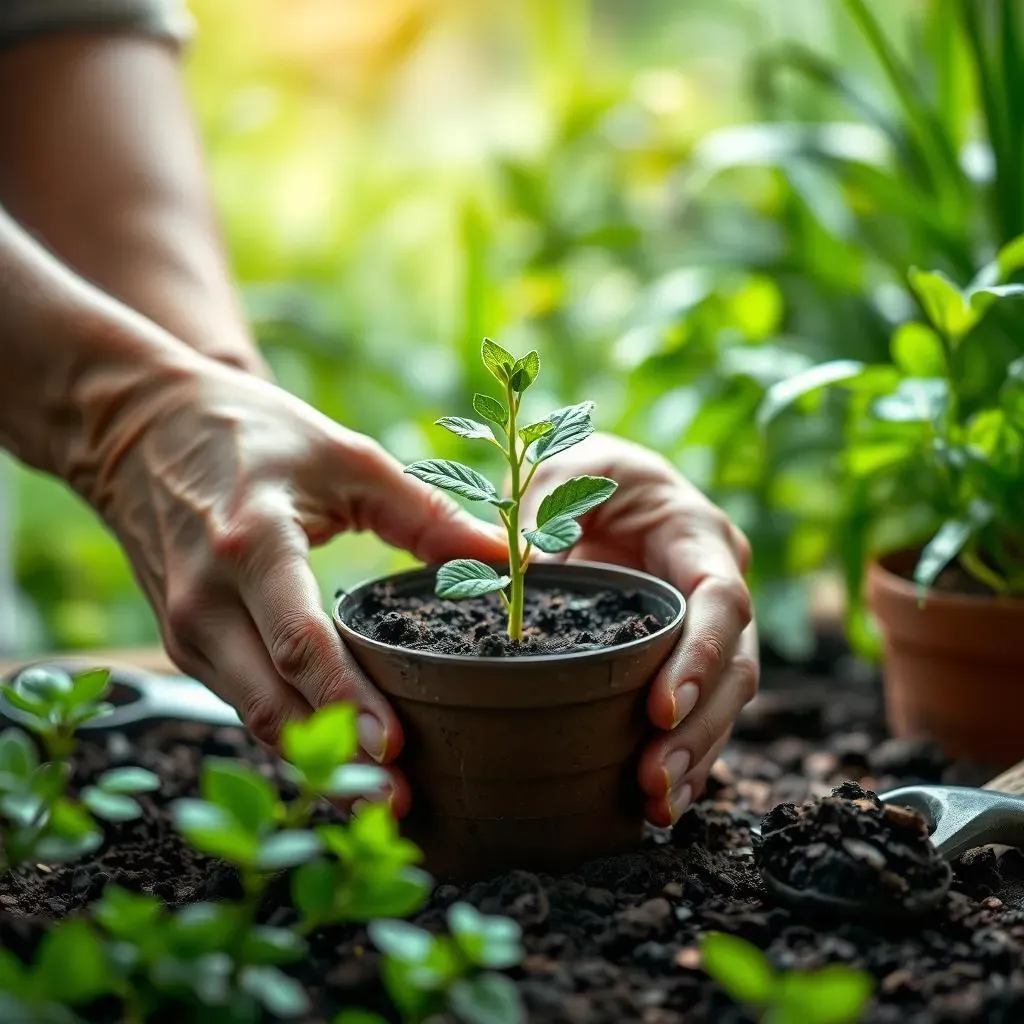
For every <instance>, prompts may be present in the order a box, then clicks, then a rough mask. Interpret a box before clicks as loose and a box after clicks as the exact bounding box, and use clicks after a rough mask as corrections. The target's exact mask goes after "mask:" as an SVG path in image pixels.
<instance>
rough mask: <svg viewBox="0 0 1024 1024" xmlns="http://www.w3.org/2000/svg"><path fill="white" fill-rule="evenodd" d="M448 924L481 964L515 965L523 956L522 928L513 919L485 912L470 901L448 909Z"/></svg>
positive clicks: (466, 952)
mask: <svg viewBox="0 0 1024 1024" xmlns="http://www.w3.org/2000/svg"><path fill="white" fill-rule="evenodd" d="M447 916H448V927H449V928H450V929H451V932H452V934H453V935H454V936H455V939H456V941H457V942H458V943H459V945H460V947H461V948H462V950H463V952H464V953H465V954H466V957H467V958H468V959H469V960H470V962H471V963H473V964H475V965H477V966H478V967H489V968H506V967H514V966H515V965H516V964H518V963H519V961H520V960H522V958H523V949H522V946H521V944H520V943H521V939H522V934H523V933H522V929H521V928H520V927H519V925H518V924H516V922H515V921H513V920H511V918H507V917H500V916H497V915H491V914H481V913H480V911H478V910H477V909H476V908H475V907H473V906H471V905H470V904H468V903H453V904H452V906H451V907H449V908H448V915H447Z"/></svg>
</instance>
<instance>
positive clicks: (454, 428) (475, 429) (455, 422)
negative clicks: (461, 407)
mask: <svg viewBox="0 0 1024 1024" xmlns="http://www.w3.org/2000/svg"><path fill="white" fill-rule="evenodd" d="M435 426H438V427H444V429H445V430H450V431H451V432H452V433H453V434H458V436H459V437H466V438H470V439H474V438H479V439H480V440H484V441H494V440H495V437H494V433H493V431H492V430H491V428H490V427H489V426H487V424H486V423H477V421H476V420H468V419H466V418H465V417H464V416H442V417H441V418H440V419H439V420H436V421H435Z"/></svg>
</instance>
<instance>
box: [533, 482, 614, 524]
mask: <svg viewBox="0 0 1024 1024" xmlns="http://www.w3.org/2000/svg"><path fill="white" fill-rule="evenodd" d="M618 486H619V485H618V484H617V483H616V482H615V481H614V480H609V479H608V477H605V476H574V477H572V478H571V479H570V480H566V481H565V483H563V484H559V485H558V486H557V487H556V488H555V489H554V490H553V491H552V492H551V493H550V494H549V495H547V496H546V497H545V498H544V500H543V501H542V502H541V503H540V509H539V510H538V511H537V525H538V526H543V525H544V524H545V523H546V522H548V520H549V519H555V518H561V517H567V518H569V519H579V517H580V516H582V515H584V514H585V513H587V512H589V511H590V510H591V509H593V508H597V506H598V505H600V504H602V503H603V502H605V501H607V500H608V499H609V498H610V497H611V496H612V495H613V494H614V493H615V491H616V489H617V488H618Z"/></svg>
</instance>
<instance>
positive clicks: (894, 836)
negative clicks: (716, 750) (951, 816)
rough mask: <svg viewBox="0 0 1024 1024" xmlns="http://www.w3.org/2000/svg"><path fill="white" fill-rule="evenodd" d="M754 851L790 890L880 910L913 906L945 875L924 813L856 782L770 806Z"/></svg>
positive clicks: (941, 886) (940, 888) (908, 910)
mask: <svg viewBox="0 0 1024 1024" xmlns="http://www.w3.org/2000/svg"><path fill="white" fill-rule="evenodd" d="M754 852H755V859H756V861H757V863H758V865H759V867H760V868H761V870H762V871H764V872H765V873H766V874H767V875H768V876H770V878H771V879H774V880H775V881H776V882H777V883H780V884H781V885H783V886H785V887H786V888H787V889H789V890H791V891H793V892H794V893H799V894H801V895H803V896H805V897H808V898H811V899H817V900H823V901H841V902H843V903H848V904H852V905H855V906H857V907H859V908H860V909H861V911H862V912H863V913H866V914H877V915H879V916H883V917H884V916H891V915H895V914H912V913H916V912H917V911H918V910H919V908H921V907H922V906H924V905H928V904H931V903H933V902H935V900H936V899H941V897H942V895H943V894H944V893H945V890H946V888H947V886H948V883H949V867H948V866H947V865H946V864H945V862H944V861H943V860H942V859H941V858H940V857H939V855H938V852H937V851H936V850H935V847H934V846H932V844H931V842H930V841H929V839H928V827H927V823H926V822H925V820H924V818H922V817H921V815H919V814H917V813H916V812H914V811H911V810H908V809H906V808H903V807H892V806H888V807H887V806H886V805H885V804H883V803H882V802H881V801H880V800H879V799H878V797H877V796H876V795H875V794H874V793H872V792H869V791H868V790H865V789H863V788H862V787H861V786H858V785H857V784H856V783H855V782H847V783H844V784H843V785H841V786H837V787H836V788H835V789H833V790H832V793H831V795H829V796H827V797H822V798H820V799H817V800H811V801H808V802H807V803H805V804H802V805H801V806H799V807H798V806H797V805H795V804H792V803H784V804H779V805H778V806H777V807H774V808H772V810H770V811H769V812H768V814H766V815H765V817H764V820H763V821H762V823H761V838H760V840H759V841H757V842H755V844H754Z"/></svg>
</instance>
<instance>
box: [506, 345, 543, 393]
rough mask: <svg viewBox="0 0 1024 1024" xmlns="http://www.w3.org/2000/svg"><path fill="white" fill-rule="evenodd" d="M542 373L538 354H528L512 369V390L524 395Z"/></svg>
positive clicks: (518, 360)
mask: <svg viewBox="0 0 1024 1024" xmlns="http://www.w3.org/2000/svg"><path fill="white" fill-rule="evenodd" d="M538 373H540V356H539V355H537V353H536V352H532V351H531V352H527V353H526V355H525V356H523V357H522V358H521V359H517V360H516V361H515V364H514V365H513V367H512V374H511V377H510V383H511V385H512V390H513V391H515V392H516V393H517V394H522V393H523V392H524V391H525V390H526V389H527V388H528V387H529V386H530V385H531V384H532V383H533V382H534V381H535V380H536V379H537V374H538Z"/></svg>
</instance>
